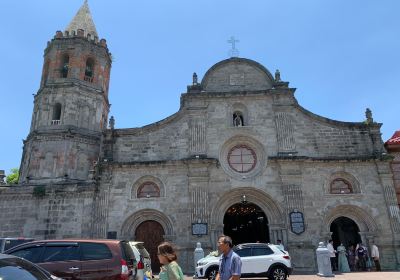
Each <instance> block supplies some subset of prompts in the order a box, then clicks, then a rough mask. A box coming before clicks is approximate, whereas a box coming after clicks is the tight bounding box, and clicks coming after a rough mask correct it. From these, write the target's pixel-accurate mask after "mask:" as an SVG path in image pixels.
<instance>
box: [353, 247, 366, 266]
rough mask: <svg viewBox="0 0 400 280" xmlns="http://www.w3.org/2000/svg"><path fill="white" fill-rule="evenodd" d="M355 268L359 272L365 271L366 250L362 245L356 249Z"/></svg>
mask: <svg viewBox="0 0 400 280" xmlns="http://www.w3.org/2000/svg"><path fill="white" fill-rule="evenodd" d="M356 257H357V259H358V261H357V268H358V270H359V271H366V270H367V250H366V248H365V247H364V245H363V244H362V243H359V244H358V245H357V247H356Z"/></svg>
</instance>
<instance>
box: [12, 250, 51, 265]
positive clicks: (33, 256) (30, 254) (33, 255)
mask: <svg viewBox="0 0 400 280" xmlns="http://www.w3.org/2000/svg"><path fill="white" fill-rule="evenodd" d="M43 251H44V247H43V246H35V247H28V248H24V249H20V250H17V251H14V252H11V253H10V254H11V255H14V256H17V257H20V258H23V259H26V260H28V261H31V262H33V263H38V262H40V256H41V255H42V252H43Z"/></svg>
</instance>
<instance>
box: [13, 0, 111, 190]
mask: <svg viewBox="0 0 400 280" xmlns="http://www.w3.org/2000/svg"><path fill="white" fill-rule="evenodd" d="M111 63H112V62H111V53H110V52H109V50H108V48H107V44H106V40H105V39H101V40H99V37H98V34H97V30H96V27H95V25H94V22H93V19H92V16H91V13H90V10H89V6H88V3H87V1H86V0H85V2H84V3H83V5H82V6H81V8H80V9H79V10H78V12H77V14H76V15H75V17H74V18H73V19H72V21H71V22H70V24H69V25H68V27H67V28H66V30H65V31H64V32H61V31H57V32H56V34H55V36H54V38H53V39H52V40H51V41H49V42H48V43H47V47H46V49H45V51H44V63H43V71H42V78H41V82H40V88H39V90H38V92H37V94H36V95H35V97H34V108H33V114H32V122H31V128H30V132H29V135H28V136H27V138H26V140H25V141H24V148H23V155H22V161H21V168H20V183H22V184H28V183H29V184H35V183H38V184H43V183H56V182H65V181H71V182H84V181H87V180H88V173H89V170H90V169H91V168H92V166H93V162H95V161H97V160H98V157H99V153H100V142H101V135H102V131H103V130H104V129H105V128H106V125H107V119H108V112H109V108H110V104H109V101H108V87H109V81H110V70H111Z"/></svg>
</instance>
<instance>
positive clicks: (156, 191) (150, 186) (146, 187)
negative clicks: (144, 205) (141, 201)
mask: <svg viewBox="0 0 400 280" xmlns="http://www.w3.org/2000/svg"><path fill="white" fill-rule="evenodd" d="M137 197H138V198H143V197H146V198H149V197H160V188H159V187H158V186H157V185H156V184H155V183H153V182H145V183H143V184H141V185H140V187H139V188H138V191H137Z"/></svg>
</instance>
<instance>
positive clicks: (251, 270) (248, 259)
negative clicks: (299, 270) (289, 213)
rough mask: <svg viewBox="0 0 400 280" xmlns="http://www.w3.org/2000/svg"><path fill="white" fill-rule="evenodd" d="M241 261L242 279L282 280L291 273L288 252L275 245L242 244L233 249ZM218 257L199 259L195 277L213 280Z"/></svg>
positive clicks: (216, 271) (210, 256)
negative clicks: (263, 278) (266, 279)
mask: <svg viewBox="0 0 400 280" xmlns="http://www.w3.org/2000/svg"><path fill="white" fill-rule="evenodd" d="M233 250H234V251H235V252H236V254H238V255H239V256H240V258H241V260H242V275H241V277H242V278H247V277H268V278H269V279H272V280H284V279H286V278H287V277H288V275H290V274H291V273H292V264H291V261H290V256H289V254H288V252H286V251H282V250H280V249H279V248H278V247H277V246H276V245H273V244H266V243H244V244H239V245H237V246H235V247H234V248H233ZM218 267H219V257H218V256H215V255H208V256H206V257H205V258H202V259H200V260H199V261H198V262H197V266H196V277H197V278H207V279H209V280H214V279H215V276H216V274H217V273H218Z"/></svg>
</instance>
